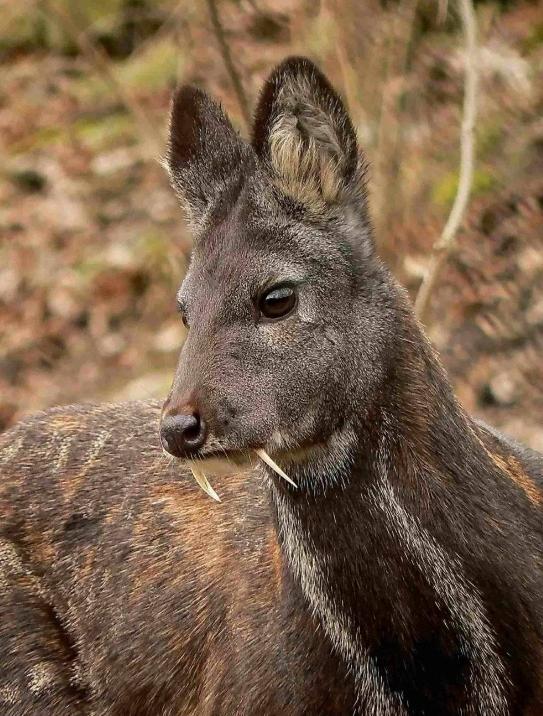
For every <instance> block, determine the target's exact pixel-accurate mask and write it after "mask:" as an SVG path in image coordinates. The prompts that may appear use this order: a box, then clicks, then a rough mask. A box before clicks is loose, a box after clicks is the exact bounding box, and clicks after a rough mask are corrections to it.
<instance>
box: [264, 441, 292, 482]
mask: <svg viewBox="0 0 543 716" xmlns="http://www.w3.org/2000/svg"><path fill="white" fill-rule="evenodd" d="M255 452H256V454H257V455H258V457H259V458H260V459H261V460H263V461H264V462H265V463H266V465H269V466H270V467H271V469H272V470H273V471H274V472H276V473H277V474H278V475H279V477H282V478H283V480H286V481H287V482H288V483H290V484H291V485H292V486H293V487H297V485H296V483H295V482H293V481H292V480H291V479H290V477H289V476H288V475H287V474H286V473H285V472H283V470H281V468H280V467H279V465H278V464H277V463H276V462H275V460H272V459H271V457H270V456H269V455H268V453H267V452H266V451H265V450H263V449H262V448H258V450H255Z"/></svg>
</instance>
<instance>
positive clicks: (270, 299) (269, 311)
mask: <svg viewBox="0 0 543 716" xmlns="http://www.w3.org/2000/svg"><path fill="white" fill-rule="evenodd" d="M296 302H297V297H296V291H295V290H294V289H293V288H292V287H291V286H275V287H274V288H271V289H270V290H269V291H266V293H264V294H262V296H261V297H260V300H259V303H258V307H259V309H260V313H261V314H262V316H264V318H269V319H270V320H274V319H277V318H285V316H288V315H289V313H291V312H292V311H293V310H294V308H295V306H296Z"/></svg>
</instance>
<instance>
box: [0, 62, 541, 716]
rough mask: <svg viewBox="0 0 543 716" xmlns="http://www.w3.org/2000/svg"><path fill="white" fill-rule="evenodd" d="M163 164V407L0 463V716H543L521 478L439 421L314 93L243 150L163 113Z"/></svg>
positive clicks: (516, 467) (143, 406) (224, 133)
mask: <svg viewBox="0 0 543 716" xmlns="http://www.w3.org/2000/svg"><path fill="white" fill-rule="evenodd" d="M166 164H167V168H168V170H169V173H170V176H171V180H172V184H173V187H174V189H175V190H176V192H177V193H178V195H179V197H180V198H181V201H182V203H183V205H184V208H185V210H186V213H187V216H188V220H189V222H190V226H191V227H192V231H193V235H194V251H193V256H192V261H191V265H190V268H189V271H188V273H187V275H186V277H185V279H184V281H183V284H182V287H181V289H180V291H179V294H178V304H179V310H180V311H181V314H182V316H183V320H184V321H185V322H186V324H187V326H189V332H188V336H187V339H186V341H185V343H184V346H183V349H182V352H181V357H180V360H179V365H178V368H177V372H176V375H175V378H174V381H173V386H172V389H171V392H170V394H169V396H168V398H167V400H166V402H165V404H164V406H162V409H161V407H160V406H159V405H158V404H155V403H153V402H140V403H132V404H126V405H113V406H99V407H90V406H73V407H66V408H57V409H53V410H49V411H47V412H45V413H42V414H40V415H37V416H35V417H32V418H30V419H28V420H26V421H24V422H23V423H21V424H19V425H18V426H16V427H15V428H13V429H12V430H11V431H10V432H7V433H6V434H4V436H3V437H2V439H1V443H0V444H1V453H0V462H1V463H2V478H1V482H0V505H1V511H2V512H1V514H2V522H1V530H2V541H1V542H0V566H1V572H0V575H1V576H0V670H1V671H0V704H1V706H0V711H1V713H2V714H5V715H7V716H22V715H23V714H36V715H39V716H53V715H54V716H57V715H61V714H94V715H95V716H106V715H107V716H110V715H124V714H128V715H130V714H134V715H136V714H138V715H147V716H151V715H152V716H157V715H159V716H160V715H161V714H164V715H172V716H173V715H175V716H181V715H190V714H198V715H199V716H200V715H206V714H209V715H214V716H215V715H220V714H224V715H226V716H234V715H236V716H237V715H240V716H244V715H253V714H266V715H270V716H274V715H285V716H289V715H292V716H302V715H309V716H316V715H318V716H321V715H324V714H345V715H351V714H368V715H371V716H389V715H390V716H395V715H397V714H398V715H407V714H425V715H426V716H428V715H433V714H435V715H444V714H455V715H458V714H461V715H463V716H472V715H473V716H474V715H479V716H489V715H490V716H505V715H506V714H530V715H532V716H537V715H540V714H542V713H543V551H542V532H543V524H542V503H543V491H542V486H543V458H542V456H541V455H539V454H537V453H535V452H533V451H531V450H529V449H527V448H525V447H522V446H520V445H517V444H515V443H513V442H511V441H510V440H508V439H507V438H505V437H503V436H502V435H500V434H498V433H497V432H495V431H494V430H493V429H491V428H489V427H486V426H485V425H483V424H481V423H479V422H477V421H475V420H474V419H472V418H471V417H469V416H468V415H467V414H466V413H465V412H464V410H463V409H462V407H461V406H460V405H459V403H458V402H457V400H456V399H455V397H454V395H453V392H452V390H451V387H450V384H449V381H448V379H447V377H446V375H445V373H444V371H443V368H442V367H441V365H440V363H439V360H438V358H437V357H436V355H435V353H434V351H433V350H432V348H431V346H430V344H429V342H428V340H427V339H426V337H425V335H424V333H423V331H422V329H421V327H420V325H419V324H418V323H417V321H416V319H415V317H414V315H413V311H412V309H411V306H410V305H409V302H408V300H407V298H406V294H405V292H404V291H403V290H402V289H400V288H399V287H398V285H397V284H396V283H395V281H394V280H393V278H391V276H390V274H389V272H388V271H387V269H386V268H385V267H384V266H383V265H382V263H381V262H380V261H379V259H378V258H377V256H376V252H375V247H374V244H373V241H372V233H371V227H370V222H369V219H368V212H367V207H366V198H365V188H364V160H363V159H362V157H361V155H360V153H359V150H358V147H357V141H356V136H355V131H354V129H353V126H352V124H351V121H350V119H349V117H348V115H347V113H346V110H345V108H344V106H343V104H342V102H341V100H340V99H339V97H338V95H337V94H336V92H335V91H334V90H333V89H332V87H331V86H330V84H329V83H328V81H327V80H326V78H325V77H323V75H322V74H321V73H320V72H319V70H318V69H317V68H316V67H315V66H314V65H313V64H312V63H311V62H309V61H308V60H305V59H299V58H294V59H290V60H287V61H285V62H284V63H283V64H281V65H280V66H279V67H278V68H276V69H275V71H274V72H273V73H272V75H271V76H270V78H269V79H268V81H267V82H266V84H265V87H264V89H263V92H262V94H261V97H260V100H259V104H258V107H257V110H256V115H255V121H254V129H253V138H252V143H251V144H249V143H248V142H246V141H244V140H243V139H241V138H240V137H239V136H238V135H237V134H236V133H235V131H234V130H233V128H232V126H231V124H230V123H229V121H228V119H227V118H226V116H225V115H224V113H223V112H222V110H221V109H220V107H219V106H218V105H217V104H215V102H213V101H212V100H211V99H210V98H209V97H208V96H207V95H206V94H204V93H203V92H201V91H200V90H198V89H194V88H192V87H182V88H181V89H180V90H179V91H178V92H177V93H176V95H175V98H174V102H173V107H172V111H171V122H170V142H169V148H168V152H167V158H166ZM159 424H160V437H159ZM161 441H162V445H163V446H164V448H165V450H162V448H161ZM172 456H173V457H172ZM259 456H261V457H262V458H264V460H267V463H266V462H264V461H263V460H261V459H260V457H259ZM176 458H181V460H180V459H176ZM191 468H192V470H193V472H194V475H195V476H196V477H197V479H198V481H199V482H200V483H201V484H202V485H203V486H204V487H205V489H206V491H207V492H209V493H210V494H211V495H212V496H218V497H220V499H221V500H222V502H221V503H220V504H219V503H218V502H215V501H213V500H211V499H209V498H208V497H207V496H206V495H205V494H203V493H202V492H201V491H199V490H198V489H197V488H196V486H195V483H194V482H193V481H192V479H191V474H190V470H191ZM281 473H282V475H283V477H286V478H288V480H287V479H283V477H282V476H281ZM208 477H209V480H210V482H211V483H212V484H213V487H211V485H210V482H208ZM214 490H216V492H214Z"/></svg>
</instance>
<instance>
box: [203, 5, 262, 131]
mask: <svg viewBox="0 0 543 716" xmlns="http://www.w3.org/2000/svg"><path fill="white" fill-rule="evenodd" d="M207 6H208V8H209V15H210V17H211V23H212V25H213V31H214V32H215V35H216V37H217V42H218V43H219V47H220V50H221V54H222V58H223V61H224V64H225V67H226V69H227V71H228V74H229V75H230V79H231V80H232V84H233V85H234V90H235V92H236V96H237V98H238V103H239V106H240V109H241V113H242V115H243V119H244V121H245V125H246V128H247V129H249V128H250V126H251V112H250V111H249V102H248V100H247V95H246V94H245V90H244V89H243V85H242V83H241V79H240V76H239V74H238V71H237V70H236V68H235V66H234V62H233V60H232V53H231V52H230V47H229V46H228V42H227V41H226V35H225V32H224V28H223V26H222V24H221V19H220V17H219V11H218V9H217V3H216V0H207Z"/></svg>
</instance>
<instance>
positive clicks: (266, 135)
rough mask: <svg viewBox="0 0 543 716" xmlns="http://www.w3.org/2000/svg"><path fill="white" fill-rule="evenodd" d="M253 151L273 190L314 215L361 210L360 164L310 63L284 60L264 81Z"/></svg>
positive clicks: (348, 128)
mask: <svg viewBox="0 0 543 716" xmlns="http://www.w3.org/2000/svg"><path fill="white" fill-rule="evenodd" d="M253 147H254V149H255V151H256V153H257V155H258V157H259V158H260V159H261V160H262V161H263V162H264V163H265V164H266V166H267V167H268V171H270V173H271V174H272V178H273V180H274V183H275V184H276V186H277V187H278V188H279V189H280V190H281V191H282V192H283V194H286V195H287V196H288V197H290V198H291V199H294V200H295V201H296V202H299V203H300V204H302V205H303V206H304V207H305V208H306V210H308V211H309V212H310V213H312V214H316V215H318V214H326V213H329V211H330V209H332V208H334V207H335V208H336V209H337V208H341V207H343V206H345V205H346V204H352V203H355V202H356V203H357V204H358V205H359V207H360V208H362V206H363V196H364V192H363V182H362V179H363V172H364V164H363V162H362V160H361V158H360V157H359V153H358V146H357V141H356V134H355V131H354V128H353V125H352V123H351V120H350V119H349V115H348V114H347V111H346V110H345V107H344V105H343V102H342V101H341V99H340V98H339V96H338V95H337V93H336V92H335V90H334V89H333V88H332V87H331V85H330V83H329V82H328V80H327V79H326V77H325V76H324V75H323V74H322V73H321V72H320V71H319V70H318V69H317V67H316V66H315V65H314V64H313V63H312V62H310V61H309V60H307V59H305V58H303V57H292V58H289V59H287V60H285V61H284V62H283V63H282V64H280V65H279V66H278V67H276V69H275V70H274V71H273V72H272V74H271V75H270V77H269V78H268V80H267V82H266V84H265V86H264V89H263V91H262V94H261V96H260V101H259V104H258V108H257V111H256V115H255V122H254V127H253Z"/></svg>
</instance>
